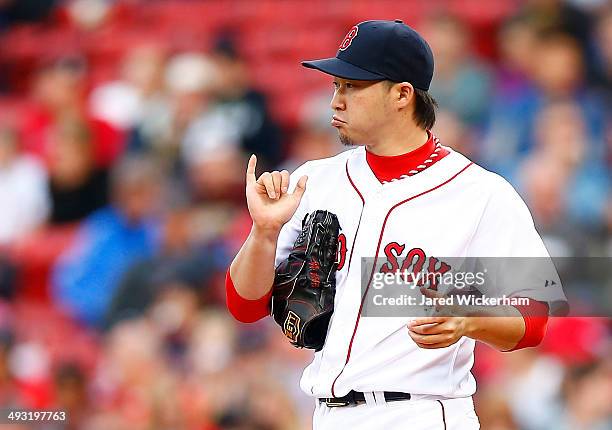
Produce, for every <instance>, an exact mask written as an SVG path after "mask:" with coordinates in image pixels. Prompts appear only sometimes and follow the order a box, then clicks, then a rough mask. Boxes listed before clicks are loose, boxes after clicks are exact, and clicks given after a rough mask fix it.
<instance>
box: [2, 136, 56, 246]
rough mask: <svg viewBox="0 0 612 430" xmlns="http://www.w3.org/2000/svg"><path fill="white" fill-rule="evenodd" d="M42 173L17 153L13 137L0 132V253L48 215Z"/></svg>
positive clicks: (40, 167)
mask: <svg viewBox="0 0 612 430" xmlns="http://www.w3.org/2000/svg"><path fill="white" fill-rule="evenodd" d="M46 180H47V179H46V173H45V170H44V168H43V167H42V166H40V164H39V163H38V162H37V161H36V160H35V159H33V158H32V157H29V156H27V155H24V154H22V153H21V150H20V145H19V141H18V137H17V135H16V134H15V133H14V132H13V131H12V130H10V129H8V128H0V208H2V210H0V249H1V248H3V247H6V246H8V245H11V244H13V243H14V242H15V241H16V240H18V239H20V238H22V237H23V236H24V235H26V234H27V233H29V232H31V231H32V230H33V229H35V228H36V227H38V226H39V225H40V224H41V223H42V222H44V221H45V219H46V217H47V214H48V211H49V198H48V195H47V191H46V185H45V182H46Z"/></svg>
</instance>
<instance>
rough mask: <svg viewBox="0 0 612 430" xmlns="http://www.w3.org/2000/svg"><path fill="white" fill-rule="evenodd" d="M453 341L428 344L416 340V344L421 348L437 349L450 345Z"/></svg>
mask: <svg viewBox="0 0 612 430" xmlns="http://www.w3.org/2000/svg"><path fill="white" fill-rule="evenodd" d="M453 343H454V342H440V343H433V344H428V343H418V342H416V344H417V346H418V347H419V348H421V349H439V348H446V347H447V346H451V345H452V344H453Z"/></svg>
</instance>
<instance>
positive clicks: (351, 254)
mask: <svg viewBox="0 0 612 430" xmlns="http://www.w3.org/2000/svg"><path fill="white" fill-rule="evenodd" d="M345 169H346V176H347V178H348V180H349V182H350V183H351V185H352V186H353V189H354V190H355V191H356V192H357V195H358V196H359V198H360V199H361V213H360V214H359V222H357V230H355V236H353V244H352V245H351V253H350V254H349V261H348V266H347V269H346V271H347V273H348V271H349V270H351V261H352V260H353V251H354V250H355V242H357V240H356V239H357V234H358V233H359V227H361V216H362V215H363V208H364V206H365V199H364V198H363V196H362V195H361V193H360V192H359V189H358V188H357V187H356V186H355V183H354V182H353V179H352V178H351V175H350V174H349V171H348V160H346V165H345Z"/></svg>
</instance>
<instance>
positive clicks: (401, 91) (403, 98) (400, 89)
mask: <svg viewBox="0 0 612 430" xmlns="http://www.w3.org/2000/svg"><path fill="white" fill-rule="evenodd" d="M395 87H396V91H395V95H396V103H397V106H398V108H400V109H404V108H407V107H408V106H409V105H410V101H411V100H412V99H413V98H414V87H413V86H412V84H410V83H409V82H400V83H397V84H395Z"/></svg>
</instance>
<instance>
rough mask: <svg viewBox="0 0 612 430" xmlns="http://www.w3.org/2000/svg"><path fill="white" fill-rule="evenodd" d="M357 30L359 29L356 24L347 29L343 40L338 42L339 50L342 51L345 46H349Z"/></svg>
mask: <svg viewBox="0 0 612 430" xmlns="http://www.w3.org/2000/svg"><path fill="white" fill-rule="evenodd" d="M358 31H359V27H357V26H354V27H353V28H351V29H350V30H349V32H348V34H347V35H346V36H345V37H344V40H343V41H342V43H341V44H340V50H341V51H344V50H345V49H346V48H348V47H349V46H351V43H352V42H353V39H354V38H355V36H357V32H358Z"/></svg>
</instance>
